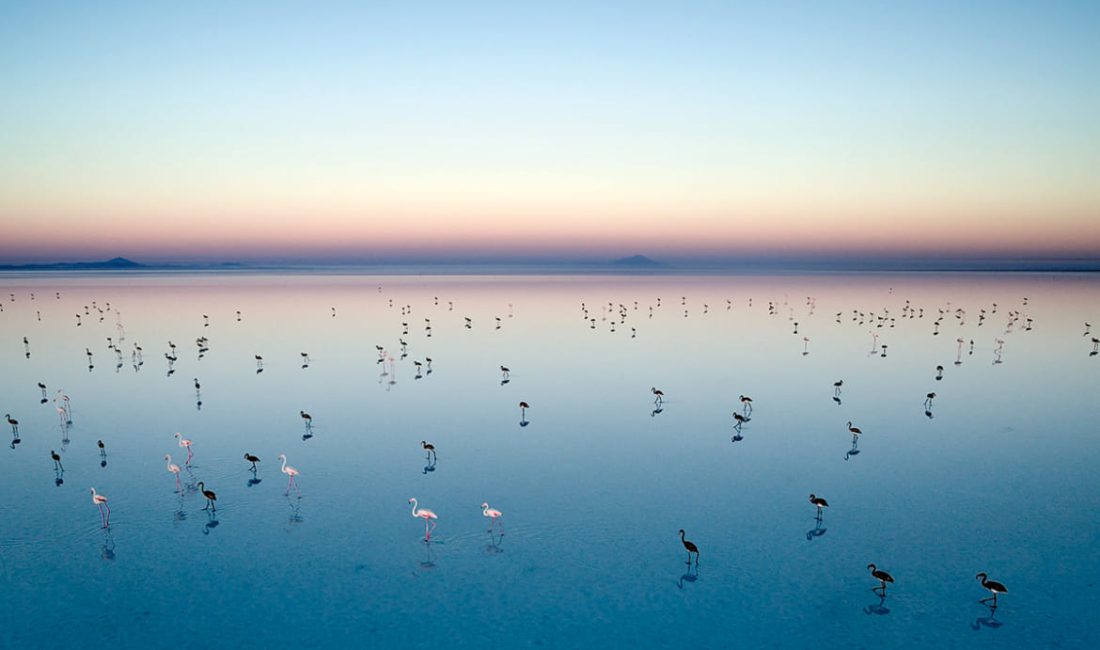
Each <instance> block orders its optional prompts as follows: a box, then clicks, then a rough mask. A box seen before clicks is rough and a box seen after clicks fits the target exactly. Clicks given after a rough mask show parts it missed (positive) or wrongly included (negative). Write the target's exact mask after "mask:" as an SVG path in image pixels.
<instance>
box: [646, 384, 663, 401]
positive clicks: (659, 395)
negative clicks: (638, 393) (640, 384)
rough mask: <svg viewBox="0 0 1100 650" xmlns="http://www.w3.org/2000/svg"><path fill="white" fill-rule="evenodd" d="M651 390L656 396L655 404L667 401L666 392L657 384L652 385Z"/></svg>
mask: <svg viewBox="0 0 1100 650" xmlns="http://www.w3.org/2000/svg"><path fill="white" fill-rule="evenodd" d="M649 390H650V391H651V392H652V393H653V396H654V397H655V398H656V399H654V400H653V403H654V404H660V403H661V402H663V401H665V392H664V391H663V390H660V389H658V388H657V387H656V386H653V387H651V388H650V389H649Z"/></svg>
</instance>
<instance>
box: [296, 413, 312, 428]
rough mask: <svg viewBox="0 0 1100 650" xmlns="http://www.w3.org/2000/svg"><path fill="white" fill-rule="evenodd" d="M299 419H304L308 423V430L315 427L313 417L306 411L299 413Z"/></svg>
mask: <svg viewBox="0 0 1100 650" xmlns="http://www.w3.org/2000/svg"><path fill="white" fill-rule="evenodd" d="M298 417H300V418H302V420H303V421H304V422H305V423H306V428H307V429H308V428H310V427H312V426H313V416H312V415H310V414H309V413H306V412H305V411H298Z"/></svg>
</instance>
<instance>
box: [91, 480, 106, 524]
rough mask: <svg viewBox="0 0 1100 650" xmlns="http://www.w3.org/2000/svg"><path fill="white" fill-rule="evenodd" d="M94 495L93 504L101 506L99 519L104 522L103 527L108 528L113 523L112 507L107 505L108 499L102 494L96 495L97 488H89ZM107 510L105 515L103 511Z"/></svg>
mask: <svg viewBox="0 0 1100 650" xmlns="http://www.w3.org/2000/svg"><path fill="white" fill-rule="evenodd" d="M88 490H89V491H90V492H91V493H92V503H94V504H96V505H97V506H99V517H100V519H102V520H103V527H104V528H106V527H107V526H109V525H110V523H111V506H109V505H107V497H105V496H103V495H102V494H96V491H95V488H88ZM104 508H106V509H107V513H106V514H104V512H103V509H104Z"/></svg>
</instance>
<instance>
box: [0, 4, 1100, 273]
mask: <svg viewBox="0 0 1100 650" xmlns="http://www.w3.org/2000/svg"><path fill="white" fill-rule="evenodd" d="M1097 33H1100V3H1098V2H1070V1H1066V2H1057V3H1050V2H1010V1H998V2H982V1H971V2H935V1H931V0H929V1H924V2H893V1H881V2H879V1H874V0H867V1H864V2H844V1H830V2H816V1H813V2H811V1H807V2H781V1H774V0H773V1H761V2H749V1H745V2H735V1H723V2H657V3H654V2H641V1H636V0H635V1H629V2H591V1H588V2H565V1H555V2H516V1H515V0H513V1H510V2H476V1H473V2H461V3H459V2H453V1H446V2H434V1H431V0H421V1H420V2H348V3H338V2H309V3H303V2H275V1H270V0H267V1H263V2H206V1H195V2H186V3H182V2H128V3H126V2H95V3H72V2H49V1H37V2H14V1H9V2H3V3H0V262H6V263H20V262H39V261H58V260H65V261H73V260H94V259H106V258H109V257H114V256H116V255H122V256H125V257H128V258H131V259H135V260H139V261H144V262H180V261H193V262H218V261H245V262H247V261H295V262H325V261H331V262H341V263H348V262H387V261H425V262H431V261H450V262H453V261H463V260H468V261H474V260H476V261H486V260H501V261H510V262H514V261H524V260H531V261H545V260H602V259H612V258H617V257H623V256H627V255H633V254H645V255H648V256H649V257H652V258H655V259H658V260H661V261H665V262H672V263H675V262H681V263H685V262H691V261H700V260H709V261H722V260H732V259H739V258H748V257H767V256H779V257H791V258H798V257H806V258H814V259H829V258H835V259H848V260H852V259H862V258H892V257H896V258H905V257H915V258H922V257H923V258H937V257H951V256H981V257H1001V258H1013V257H1019V256H1028V257H1041V258H1085V259H1089V258H1092V259H1096V258H1100V39H1098V38H1096V34H1097Z"/></svg>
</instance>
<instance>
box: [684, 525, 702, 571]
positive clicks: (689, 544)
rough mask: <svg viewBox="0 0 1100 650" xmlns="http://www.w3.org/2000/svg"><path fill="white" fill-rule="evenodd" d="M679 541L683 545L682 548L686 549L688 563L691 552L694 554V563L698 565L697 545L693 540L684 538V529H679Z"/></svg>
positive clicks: (689, 562)
mask: <svg viewBox="0 0 1100 650" xmlns="http://www.w3.org/2000/svg"><path fill="white" fill-rule="evenodd" d="M680 543H681V544H683V545H684V549H685V550H687V554H688V564H691V554H692V553H694V554H695V565H696V566H699V547H698V546H696V545H695V542H693V541H691V540H687V539H684V529H683V528H681V529H680Z"/></svg>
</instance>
